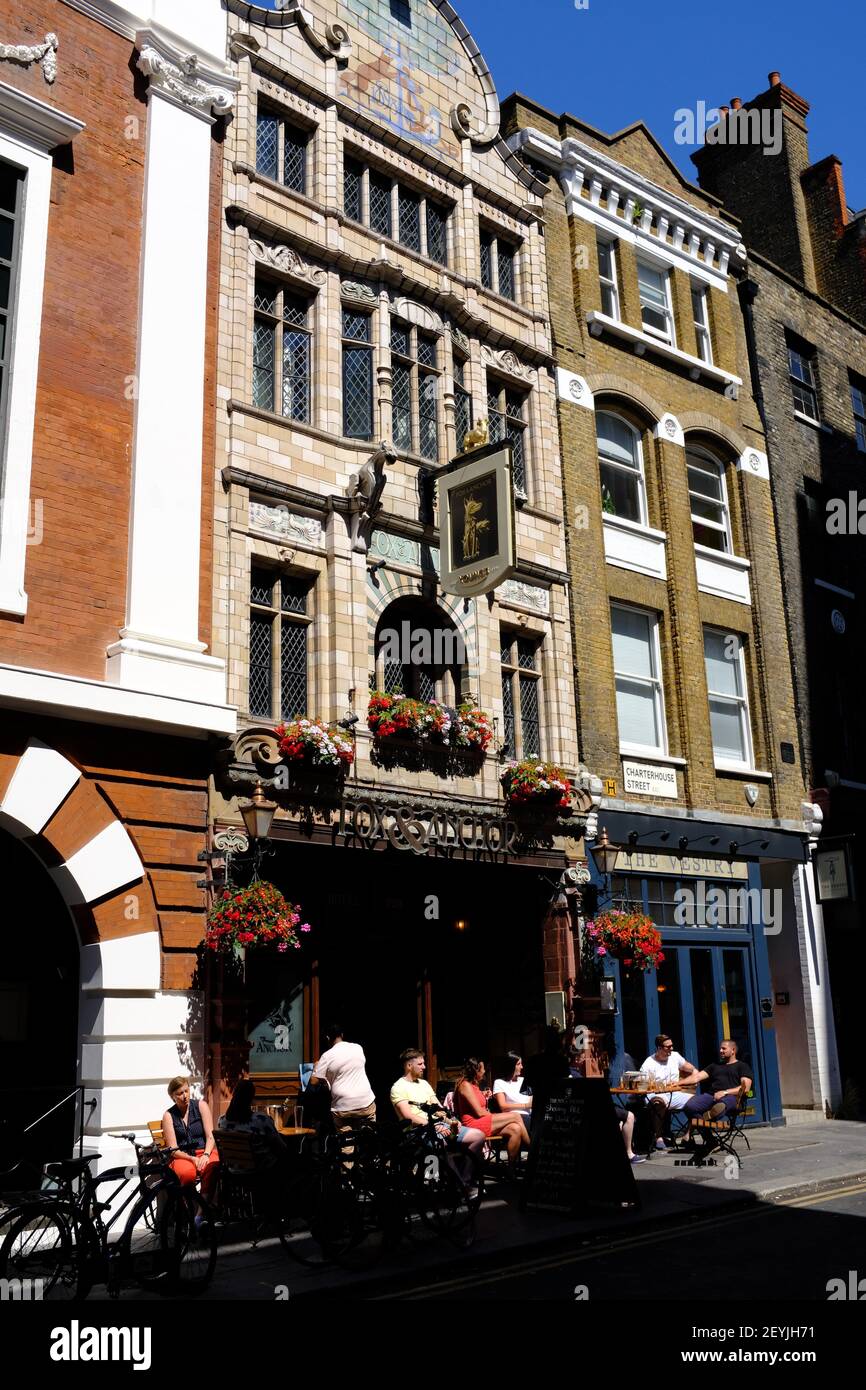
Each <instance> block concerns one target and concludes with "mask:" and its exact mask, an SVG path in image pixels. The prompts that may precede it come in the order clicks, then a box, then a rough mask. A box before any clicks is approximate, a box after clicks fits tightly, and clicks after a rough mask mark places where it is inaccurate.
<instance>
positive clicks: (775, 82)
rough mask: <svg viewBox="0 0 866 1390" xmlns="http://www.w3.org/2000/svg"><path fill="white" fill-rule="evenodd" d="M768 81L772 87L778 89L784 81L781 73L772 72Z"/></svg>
mask: <svg viewBox="0 0 866 1390" xmlns="http://www.w3.org/2000/svg"><path fill="white" fill-rule="evenodd" d="M767 81H768V82H769V84H770V86H771V87H778V86H779V84H780V82H781V81H782V76H781V73H778V72H771V73H770V74H769V75H768V78H767Z"/></svg>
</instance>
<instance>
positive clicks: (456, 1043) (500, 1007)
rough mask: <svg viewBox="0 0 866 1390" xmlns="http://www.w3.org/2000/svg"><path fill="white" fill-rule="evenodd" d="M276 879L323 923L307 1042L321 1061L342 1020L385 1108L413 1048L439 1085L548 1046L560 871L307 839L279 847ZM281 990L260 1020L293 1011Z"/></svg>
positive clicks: (315, 939)
mask: <svg viewBox="0 0 866 1390" xmlns="http://www.w3.org/2000/svg"><path fill="white" fill-rule="evenodd" d="M267 873H268V877H270V878H272V879H273V881H274V882H275V883H276V884H277V886H278V887H279V888H280V889H281V890H282V891H283V892H284V893H285V894H286V896H287V897H288V898H289V899H290V901H292V902H300V904H301V906H302V909H303V916H304V919H305V920H307V921H309V922H310V924H311V926H312V931H311V933H310V935H309V936H308V937H307V938H306V942H307V943H308V944H307V945H306V946H305V953H304V954H305V959H306V962H307V969H308V971H309V976H310V978H309V981H308V988H307V989H306V990H305V991H304V992H303V995H304V999H305V1000H306V1006H305V1007H306V1017H305V1018H304V1020H303V1027H302V1029H301V1028H300V1027H299V1029H298V1033H297V1035H298V1036H299V1037H300V1036H303V1038H304V1040H305V1044H306V1046H307V1047H309V1048H314V1049H315V1051H316V1052H318V1050H319V1044H320V1039H319V1037H318V1032H319V1029H320V1028H321V1026H322V1025H323V1024H326V1023H328V1022H331V1021H334V1022H337V1023H339V1024H341V1025H342V1027H343V1028H344V1030H345V1036H346V1037H347V1038H348V1039H349V1040H351V1041H353V1042H359V1043H360V1044H361V1045H362V1046H363V1048H364V1051H365V1053H366V1056H367V1070H368V1075H369V1077H370V1081H371V1085H372V1086H373V1089H374V1091H375V1092H376V1097H377V1101H378V1102H379V1103H380V1104H384V1105H385V1106H387V1103H388V1093H389V1091H390V1088H391V1086H392V1085H393V1083H394V1081H395V1080H396V1078H397V1076H398V1075H399V1072H400V1063H399V1055H400V1053H401V1052H402V1051H403V1050H404V1049H405V1048H407V1047H420V1048H421V1049H422V1050H423V1051H424V1052H425V1054H426V1055H427V1063H428V1073H429V1075H430V1076H431V1079H433V1081H434V1084H435V1081H436V1079H437V1078H438V1076H439V1074H441V1073H453V1072H455V1071H456V1070H457V1069H458V1068H459V1066H460V1065H461V1063H462V1062H463V1060H464V1058H465V1057H466V1056H467V1055H476V1056H481V1057H483V1058H484V1060H485V1061H486V1062H487V1063H488V1065H492V1064H493V1061H494V1059H495V1058H496V1056H498V1055H499V1054H500V1053H502V1052H504V1051H508V1050H509V1049H514V1050H516V1051H519V1052H522V1053H524V1052H525V1053H531V1052H534V1051H537V1050H538V1048H539V1046H540V1040H541V1036H542V1033H543V1028H544V972H543V955H542V946H543V939H542V927H543V922H544V918H545V914H546V910H547V905H548V903H549V901H550V896H551V892H552V888H551V880H550V875H549V874H548V875H545V874H544V873H542V872H539V871H538V870H535V869H533V868H531V867H527V866H524V865H506V864H484V863H474V862H461V861H459V860H448V859H444V858H443V859H436V858H432V857H426V856H423V857H422V856H420V855H418V856H416V855H414V854H412V853H409V852H400V851H396V850H393V849H384V850H375V851H374V850H369V849H351V848H343V847H339V848H334V847H331V846H322V845H317V844H315V843H311V844H302V843H296V842H293V841H281V842H280V843H279V844H278V846H277V847H276V852H275V855H274V857H273V858H272V859H271V861H270V863H269V864H268V870H267ZM288 964H291V963H288ZM269 988H270V989H271V992H272V993H274V994H276V993H281V994H282V993H283V992H284V991H283V987H282V985H281V984H277V982H276V981H272V982H270V983H269V982H268V980H267V978H266V977H264V978H260V979H259V983H258V985H257V991H258V994H259V996H260V997H258V998H257V999H256V1000H254V1001H253V1000H251V1001H250V1002H251V1006H252V1013H253V1015H255V1017H258V1016H259V1015H263V1013H264V1012H266V1010H267V1008H268V1007H273V1005H274V1004H277V1003H279V1001H278V1000H276V999H274V1000H269V999H268V998H267V997H266V995H267V991H268V989H269ZM300 997H301V992H300V991H298V993H297V994H296V998H298V999H300ZM298 1023H299V1024H300V1019H298ZM253 1060H254V1059H253V1057H252V1056H251V1059H250V1066H251V1070H252V1069H253ZM303 1060H305V1061H308V1060H312V1053H311V1054H310V1055H308V1056H306V1057H304V1058H303Z"/></svg>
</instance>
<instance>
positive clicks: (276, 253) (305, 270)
mask: <svg viewBox="0 0 866 1390" xmlns="http://www.w3.org/2000/svg"><path fill="white" fill-rule="evenodd" d="M250 250H251V252H252V253H253V256H254V257H255V259H256V260H257V261H262V262H263V263H264V264H265V265H269V266H273V268H274V270H280V271H282V273H283V274H284V275H291V276H293V278H294V279H295V280H303V281H305V282H306V283H307V284H309V285H315V286H316V287H317V288H319V289H320V288H321V287H322V286H323V285H324V284H325V283H326V282H327V279H328V276H327V273H326V272H325V271H324V270H322V269H321V268H320V267H319V266H312V265H309V264H308V263H307V262H306V261H304V260H302V259H301V257H300V256H299V255H298V253H297V251H295V250H294V249H293V248H292V247H291V246H273V245H269V244H268V242H266V241H253V240H251V241H250Z"/></svg>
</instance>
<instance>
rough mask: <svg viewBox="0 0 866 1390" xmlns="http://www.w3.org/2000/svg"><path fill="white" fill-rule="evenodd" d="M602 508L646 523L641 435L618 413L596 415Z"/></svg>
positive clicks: (628, 518)
mask: <svg viewBox="0 0 866 1390" xmlns="http://www.w3.org/2000/svg"><path fill="white" fill-rule="evenodd" d="M596 431H597V433H598V467H599V472H600V474H601V509H602V511H603V512H607V513H608V514H609V515H611V516H620V517H624V518H625V519H626V520H627V521H636V522H638V523H640V524H642V525H645V524H646V520H647V514H646V488H645V486H644V474H643V455H642V451H641V444H640V436H639V434H638V432H637V430H636V429H633V428H632V426H631V425H629V424H628V423H627V422H626V421H625V420H623V419H621V417H620V416H619V415H611V414H609V413H608V412H607V411H600V412H599V414H598V416H597V417H596Z"/></svg>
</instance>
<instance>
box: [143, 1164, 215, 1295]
mask: <svg viewBox="0 0 866 1390" xmlns="http://www.w3.org/2000/svg"><path fill="white" fill-rule="evenodd" d="M124 1241H125V1252H124V1253H125V1263H126V1266H127V1268H128V1269H129V1271H130V1273H131V1274H132V1277H133V1278H134V1279H135V1280H136V1282H137V1283H138V1284H140V1285H141V1287H142V1288H143V1289H149V1290H152V1291H155V1292H157V1293H163V1294H183V1295H189V1296H191V1295H193V1294H196V1293H200V1292H201V1290H202V1289H204V1288H206V1287H207V1285H208V1284H209V1283H210V1281H211V1278H212V1277H213V1271H214V1265H215V1264H216V1256H217V1242H216V1231H215V1229H214V1227H213V1224H212V1222H211V1220H210V1218H209V1215H208V1210H207V1208H206V1207H205V1204H204V1202H203V1201H202V1199H201V1198H200V1197H199V1195H198V1193H197V1192H196V1191H195V1189H194V1188H191V1189H187V1190H186V1191H184V1190H182V1189H181V1188H179V1187H176V1186H174V1185H169V1184H165V1186H162V1187H155V1188H152V1189H151V1190H150V1191H149V1192H147V1193H146V1194H145V1196H144V1197H142V1199H141V1201H140V1202H138V1204H137V1205H136V1206H135V1207H134V1209H133V1211H132V1213H131V1214H130V1216H129V1219H128V1221H127V1223H126V1232H125V1236H124Z"/></svg>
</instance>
